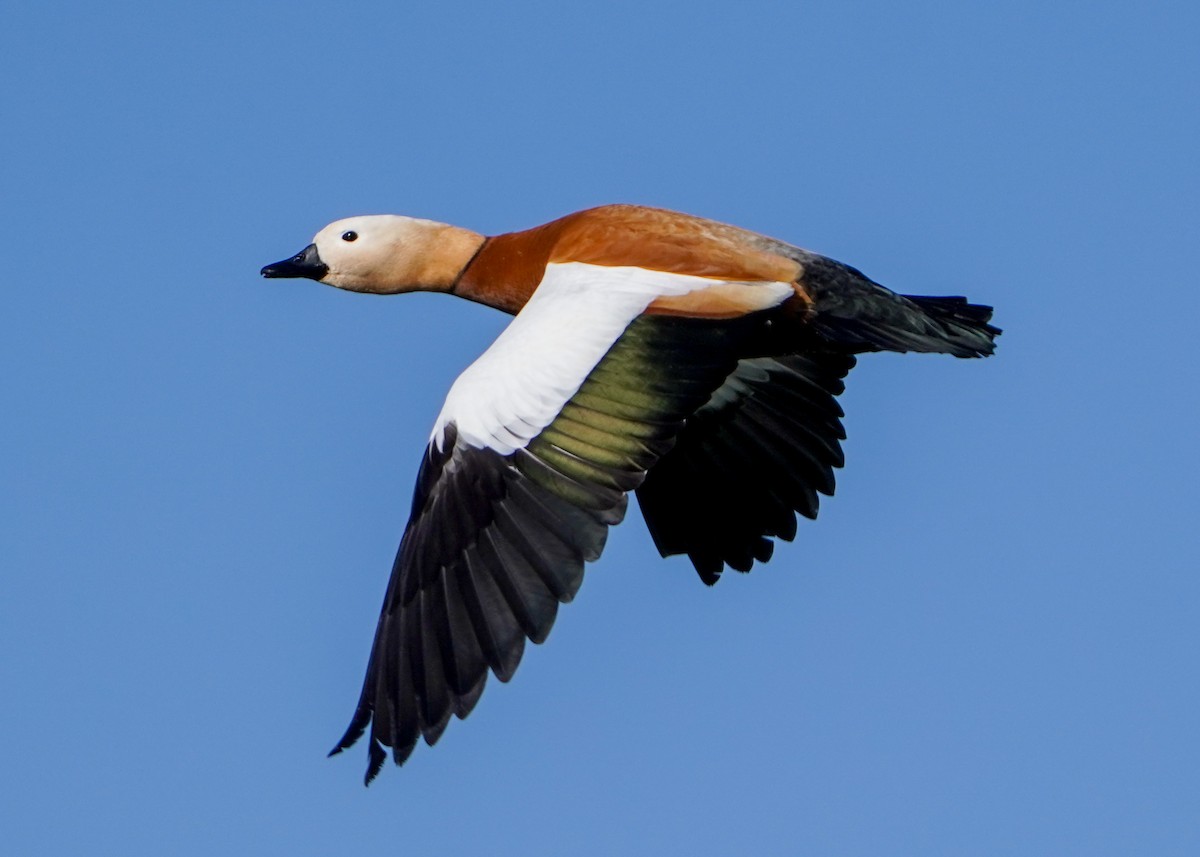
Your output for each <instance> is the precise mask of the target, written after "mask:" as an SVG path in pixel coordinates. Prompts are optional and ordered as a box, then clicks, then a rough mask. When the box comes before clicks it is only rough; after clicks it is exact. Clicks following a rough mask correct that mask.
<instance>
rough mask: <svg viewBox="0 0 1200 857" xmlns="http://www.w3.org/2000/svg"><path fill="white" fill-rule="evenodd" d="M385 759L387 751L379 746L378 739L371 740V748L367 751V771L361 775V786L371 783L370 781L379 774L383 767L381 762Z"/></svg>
mask: <svg viewBox="0 0 1200 857" xmlns="http://www.w3.org/2000/svg"><path fill="white" fill-rule="evenodd" d="M386 761H387V751H386V750H384V749H383V747H381V746H379V742H378V741H372V742H371V749H370V750H368V751H367V772H366V774H364V775H363V786H364V787H366V786H369V785H371V781H372V780H373V779H375V778H376V777H377V776H379V772H380V771H381V770H382V769H383V763H384V762H386Z"/></svg>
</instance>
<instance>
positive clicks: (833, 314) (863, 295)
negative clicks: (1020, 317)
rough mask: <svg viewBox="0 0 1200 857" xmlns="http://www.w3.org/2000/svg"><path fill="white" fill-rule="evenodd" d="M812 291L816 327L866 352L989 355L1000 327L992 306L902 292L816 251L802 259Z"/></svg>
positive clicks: (837, 340)
mask: <svg viewBox="0 0 1200 857" xmlns="http://www.w3.org/2000/svg"><path fill="white" fill-rule="evenodd" d="M803 263H804V267H805V273H804V285H805V286H807V287H808V288H809V289H810V290H811V292H812V295H813V298H814V301H815V303H816V306H815V309H816V316H815V318H813V320H812V326H813V328H814V329H815V330H816V331H817V332H818V333H819V334H820V335H821V336H822V337H824V338H825V339H827V340H829V341H832V342H836V343H838V344H839V345H843V346H848V347H849V348H850V350H851V351H853V352H862V351H932V352H938V353H941V354H953V355H954V356H955V357H986V356H987V355H989V354H991V353H992V352H993V351H994V350H995V347H996V344H995V340H996V337H997V336H999V335H1000V328H998V327H993V326H992V325H990V324H988V321H990V320H991V317H992V308H991V307H990V306H983V305H982V304H972V303H967V299H966V298H961V297H924V296H921V295H898V294H896V293H895V292H893V291H891V290H889V289H886V288H884V287H883V286H881V285H879V284H878V283H876V282H873V281H872V280H871V279H869V278H868V277H866V276H865V275H863V274H862V273H861V272H859V271H856V270H855V269H854V268H851V267H850V266H849V265H843V264H841V263H840V262H835V261H834V260H832V259H828V258H825V257H824V256H816V255H815V254H813V255H811V256H809V257H808V258H806V259H804V260H803Z"/></svg>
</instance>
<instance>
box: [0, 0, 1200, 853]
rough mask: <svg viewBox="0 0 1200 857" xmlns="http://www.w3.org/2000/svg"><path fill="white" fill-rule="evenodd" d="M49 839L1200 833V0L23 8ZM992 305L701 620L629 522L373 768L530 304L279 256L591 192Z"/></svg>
mask: <svg viewBox="0 0 1200 857" xmlns="http://www.w3.org/2000/svg"><path fill="white" fill-rule="evenodd" d="M4 18H5V23H4V26H3V28H2V29H0V93H2V98H3V101H2V117H3V119H2V122H3V124H2V128H3V132H2V134H0V236H2V241H0V269H2V271H3V282H4V286H3V295H4V297H3V315H2V318H3V336H2V337H0V358H2V361H3V362H2V366H3V373H2V376H0V394H2V402H3V405H2V407H3V417H2V418H0V443H2V445H3V446H2V448H3V458H2V459H0V466H2V468H3V473H2V481H0V485H2V493H0V502H2V504H3V507H2V508H0V556H2V560H0V561H2V563H3V566H2V570H0V688H2V696H0V735H2V736H3V741H4V744H5V750H4V753H3V760H2V762H0V807H2V808H3V809H2V812H0V847H2V849H3V850H4V851H5V853H8V854H21V855H24V854H168V853H169V854H179V855H189V854H205V855H208V854H214V853H261V854H289V855H307V854H314V855H316V854H341V853H377V854H390V853H397V854H400V853H405V854H422V853H431V852H433V853H446V854H466V853H479V854H491V855H506V854H528V853H531V852H533V853H546V854H560V853H569V854H614V853H645V854H688V855H707V854H714V855H716V854H731V853H756V854H796V853H813V854H831V855H843V854H844V855H885V854H924V855H936V854H1017V853H1020V854H1047V855H1076V854H1078V855H1100V854H1131V853H1145V854H1155V855H1174V854H1180V855H1183V854H1188V855H1191V854H1196V853H1200V812H1198V811H1197V807H1198V806H1200V774H1198V773H1197V771H1198V770H1200V738H1198V737H1197V720H1198V717H1197V709H1198V707H1200V691H1198V688H1197V661H1198V659H1200V573H1198V568H1197V566H1198V563H1197V559H1196V553H1197V550H1196V548H1197V536H1196V529H1197V524H1196V520H1195V518H1196V513H1197V511H1200V503H1198V502H1197V493H1196V484H1197V479H1196V477H1197V469H1198V468H1197V454H1196V451H1195V443H1196V434H1197V416H1198V413H1197V411H1198V403H1200V397H1198V396H1197V380H1196V379H1197V366H1196V364H1197V361H1196V357H1195V354H1196V348H1195V344H1194V340H1195V330H1196V325H1197V314H1198V311H1200V300H1198V299H1197V284H1196V271H1197V269H1198V268H1200V265H1198V262H1200V260H1198V258H1197V256H1198V255H1200V251H1198V248H1200V242H1198V241H1197V228H1198V226H1200V217H1198V213H1200V212H1198V208H1200V202H1198V200H1200V186H1198V185H1200V182H1198V181H1197V180H1198V177H1200V167H1198V163H1200V158H1198V157H1197V148H1198V144H1197V140H1198V137H1200V134H1198V131H1200V111H1198V110H1197V97H1198V93H1200V87H1198V84H1200V60H1198V54H1197V50H1196V45H1197V42H1198V40H1200V26H1198V25H1200V13H1198V12H1197V11H1196V6H1195V4H1194V3H1183V2H1178V3H1169V2H1162V3H1155V2H1150V3H1142V4H1122V3H1099V2H1098V3H1079V2H1061V3H1053V4H1047V3H1044V2H1036V3H1035V2H1002V3H966V4H963V3H948V2H921V0H916V2H908V3H902V4H901V3H880V2H836V3H834V2H821V3H807V2H798V3H796V2H777V3H768V2H746V0H743V2H739V3H736V4H734V3H728V4H713V3H709V4H704V3H692V2H687V3H685V2H677V3H654V2H637V3H631V2H609V3H604V4H595V3H589V4H568V3H563V2H561V0H560V2H553V3H552V2H545V3H513V4H493V3H482V2H476V3H464V4H453V3H446V4H423V5H422V6H421V7H419V8H413V6H412V4H400V3H383V2H379V3H339V4H330V3H289V4H285V3H271V2H248V1H247V0H239V2H237V3H233V2H213V3H208V4H196V5H194V6H183V5H178V6H176V5H167V4H152V3H122V2H116V1H115V0H114V2H109V3H104V4H83V3H54V2H45V3H38V4H34V3H20V4H10V5H9V6H8V7H6V10H5V13H4ZM617 201H621V202H639V203H646V204H654V205H660V206H665V207H670V208H677V209H681V210H685V211H689V212H692V213H696V214H701V215H706V216H709V217H713V218H716V219H719V220H724V221H729V222H733V223H737V224H740V225H743V226H746V227H749V228H752V229H756V230H759V231H761V232H765V233H768V234H771V235H775V236H778V237H781V238H784V239H787V240H790V241H793V242H795V243H798V244H801V245H804V246H807V247H810V248H812V249H815V250H818V251H820V252H824V253H826V254H828V255H831V256H834V257H836V258H839V259H842V260H844V261H846V262H849V263H851V264H853V265H855V266H857V267H860V268H862V269H863V270H865V271H866V272H867V273H869V274H870V275H871V276H873V277H874V278H875V279H878V280H880V281H881V282H883V283H885V284H888V285H890V286H891V287H893V288H895V289H897V290H898V291H906V292H913V293H928V294H939V293H945V294H958V293H965V294H968V295H970V296H971V297H972V298H973V299H974V300H977V301H981V302H986V303H993V304H995V305H996V306H997V308H998V309H997V322H998V323H999V324H1000V325H1001V326H1003V327H1004V328H1006V330H1007V333H1006V334H1005V335H1004V337H1003V338H1002V340H1001V347H1000V351H999V353H998V355H997V356H996V357H995V358H994V359H991V360H986V361H956V360H953V359H951V358H945V357H925V356H912V355H909V356H893V355H879V356H870V357H868V358H866V359H864V360H862V361H861V363H860V365H859V368H858V369H856V370H855V371H854V373H852V375H851V377H850V385H849V389H848V390H847V392H846V394H845V396H844V397H843V404H844V406H845V408H846V411H847V420H846V423H847V427H848V430H849V434H850V438H849V440H848V442H847V443H846V451H847V457H848V459H849V463H848V466H847V468H846V470H845V471H844V472H843V473H842V474H841V475H840V477H839V490H838V495H837V497H836V498H834V499H832V500H830V501H827V502H826V503H825V504H824V506H823V510H822V515H821V519H820V521H818V522H817V523H815V524H814V523H808V522H802V523H801V527H800V534H799V536H798V537H797V539H796V542H795V543H794V544H792V545H783V546H780V548H779V549H777V551H776V557H775V560H774V561H773V562H772V563H771V564H770V565H769V566H766V567H763V568H759V569H756V570H755V572H754V573H753V574H751V575H750V576H748V577H743V576H740V575H737V574H734V573H728V574H727V575H726V577H725V579H723V580H722V581H721V582H720V584H719V585H718V586H717V587H716V588H715V589H712V590H710V589H706V588H705V587H704V586H702V585H701V584H700V583H699V582H698V580H697V579H696V577H695V575H694V573H693V572H692V570H691V568H690V566H689V565H688V563H687V562H686V560H683V559H678V558H677V559H674V560H671V561H662V560H660V559H658V557H657V554H656V553H655V552H654V550H653V547H652V545H651V543H650V540H649V538H648V536H647V535H646V533H645V530H644V527H643V526H642V524H641V521H640V518H639V516H638V515H637V514H636V513H632V514H631V515H630V519H629V522H628V523H627V524H626V525H625V526H622V527H620V528H618V529H617V530H615V531H614V532H613V534H612V538H611V539H610V545H609V549H608V551H607V553H606V555H605V556H604V558H603V559H602V560H601V561H600V562H599V563H597V564H596V565H594V566H592V567H591V570H590V571H589V574H588V577H587V580H586V582H585V584H584V588H583V590H582V592H581V594H580V597H579V598H578V599H577V600H576V602H575V603H574V604H572V605H570V606H568V607H566V608H564V609H563V611H562V612H561V613H560V616H559V621H558V624H557V626H556V628H555V631H554V633H553V634H552V635H551V638H550V641H549V642H548V643H547V645H545V646H542V647H534V648H531V649H530V650H529V651H528V653H527V655H526V659H525V662H524V664H523V665H522V667H521V669H520V670H519V672H518V674H517V677H516V679H515V680H514V681H513V682H512V683H511V684H509V685H506V686H502V685H500V684H499V683H497V682H492V683H491V685H490V687H489V689H488V691H487V692H486V693H485V695H484V698H483V700H482V702H481V704H480V706H479V708H478V709H477V710H476V712H475V713H474V714H473V715H472V716H471V718H470V719H469V720H467V721H466V722H463V723H459V722H457V721H456V722H454V723H452V725H451V727H450V729H449V731H448V732H447V734H446V736H445V738H444V739H443V741H442V743H441V744H439V745H438V746H437V747H436V748H434V749H432V750H430V749H429V748H425V747H422V748H420V749H419V750H418V752H417V753H416V754H415V755H414V757H413V759H412V760H411V761H410V763H409V764H408V765H407V766H406V767H405V768H403V769H401V770H396V769H395V768H392V767H391V766H389V767H388V768H387V769H385V771H384V775H383V776H382V778H381V779H380V780H379V781H378V782H377V783H376V784H375V785H374V786H372V788H371V789H369V790H364V789H363V788H362V785H361V780H360V778H361V774H362V769H363V765H364V762H365V758H364V757H365V751H364V749H363V748H361V747H356V748H355V749H354V750H353V751H351V752H350V753H349V754H348V755H345V756H341V757H338V758H336V759H334V760H326V759H325V758H324V753H325V751H326V750H327V749H329V747H331V746H332V744H333V742H334V741H335V740H336V739H337V737H338V736H339V735H340V734H341V731H342V729H343V728H344V726H345V724H346V721H347V719H348V717H349V715H350V713H351V711H352V708H353V704H354V701H355V699H356V698H357V693H358V689H359V682H360V679H361V675H362V670H363V668H364V666H365V663H366V656H367V650H368V646H369V644H370V640H371V634H372V631H373V629H374V625H375V619H376V615H377V610H378V606H379V602H380V599H381V597H382V593H383V587H384V585H385V581H386V577H387V572H388V568H389V565H390V562H391V558H392V553H393V551H394V549H395V546H396V542H397V540H398V538H399V535H400V531H401V528H402V525H403V522H404V520H405V518H406V516H407V512H408V508H407V506H408V502H409V498H410V496H411V485H412V481H413V478H414V475H415V468H416V465H417V463H418V461H419V458H420V455H421V451H422V448H423V444H424V441H425V439H426V437H427V436H428V432H429V429H430V426H431V425H432V422H433V419H434V416H435V415H436V413H437V411H438V409H439V407H440V403H441V400H442V397H443V396H444V394H445V391H446V390H447V389H448V387H449V385H450V383H451V381H452V380H453V378H454V377H455V376H456V375H457V373H458V372H460V371H461V370H462V369H463V368H464V367H465V366H466V365H467V364H468V363H469V362H470V361H471V360H472V359H474V357H475V356H477V355H478V354H479V353H480V352H481V351H482V350H483V349H484V348H485V347H486V346H487V344H488V343H489V342H490V341H491V339H492V338H493V337H494V336H495V335H496V334H497V332H498V331H499V330H500V329H501V328H502V326H503V325H504V323H505V318H504V317H502V316H501V315H499V314H498V313H495V312H493V311H490V310H487V309H486V308H483V307H479V306H475V305H470V304H467V303H466V302H462V301H454V300H452V299H449V298H446V297H444V296H434V295H415V296H405V297H399V298H392V299H384V298H377V297H369V296H360V295H350V294H346V293H342V292H338V291H336V290H333V289H329V288H325V287H322V286H319V285H317V284H314V283H311V282H307V281H300V282H295V281H270V282H268V281H264V280H261V279H260V278H259V276H258V269H259V267H260V266H262V265H263V264H265V263H268V262H272V261H275V260H276V259H279V258H283V257H284V256H287V255H290V254H291V253H294V252H295V251H297V250H299V249H300V248H301V247H303V246H304V245H305V244H306V243H307V242H308V241H309V239H310V237H311V235H312V234H313V233H314V232H315V231H316V230H317V229H318V228H319V227H321V226H322V225H324V224H325V223H326V222H328V221H330V220H333V219H335V218H338V217H342V216H346V215H350V214H358V213H374V212H399V213H407V214H413V215H417V216H422V217H428V218H432V219H437V220H444V221H448V222H454V223H458V224H461V225H464V226H468V227H471V228H474V229H478V230H480V231H483V232H489V233H494V232H502V231H509V230H513V229H519V228H525V227H527V226H532V225H534V224H537V223H539V222H542V221H545V220H548V219H550V218H552V217H555V216H558V215H561V214H564V213H567V212H569V211H572V210H575V209H579V208H583V207H586V206H590V205H594V204H599V203H603V202H617Z"/></svg>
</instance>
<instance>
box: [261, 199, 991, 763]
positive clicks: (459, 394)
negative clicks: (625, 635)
mask: <svg viewBox="0 0 1200 857" xmlns="http://www.w3.org/2000/svg"><path fill="white" fill-rule="evenodd" d="M262 275H263V276H264V277H307V278H309V279H313V280H317V281H319V282H322V283H326V284H328V285H331V286H336V287H338V288H341V289H348V290H350V291H356V292H371V293H375V294H397V293H400V292H412V291H433V292H446V293H448V294H452V295H457V296H459V297H463V298H467V299H468V300H472V301H478V302H479V303H483V304H487V305H488V306H491V307H495V308H496V309H499V310H502V311H504V312H507V313H511V314H514V315H515V318H514V319H513V321H512V323H511V324H509V326H508V327H507V329H505V331H504V332H503V333H502V334H501V335H500V337H499V338H498V339H497V340H496V341H495V343H493V344H492V346H491V347H490V348H488V349H487V351H486V352H484V354H483V356H481V357H480V358H479V359H478V360H476V361H475V362H474V363H473V364H472V365H471V366H470V367H469V368H468V369H467V370H466V371H465V372H463V374H462V375H461V376H459V378H458V380H457V381H455V382H454V384H453V386H452V387H451V388H450V393H449V395H448V396H447V398H446V403H445V406H444V407H443V408H442V412H441V414H440V415H439V416H438V418H437V420H436V422H435V424H434V428H433V434H432V437H431V438H430V440H429V445H428V448H427V449H426V451H425V457H424V460H423V461H422V463H421V468H420V471H419V474H418V476H417V486H416V491H415V493H414V497H413V507H412V515H411V518H410V519H409V522H408V525H407V527H406V528H405V531H404V536H403V539H402V540H401V542H400V549H399V552H398V554H397V556H396V560H395V563H394V565H393V566H392V575H391V580H390V581H389V583H388V587H387V594H386V596H385V598H384V603H383V610H382V614H381V616H380V619H379V626H378V628H377V630H376V632H375V641H374V644H373V646H372V648H371V656H370V662H369V664H368V666H367V674H366V680H365V682H364V684H363V689H362V695H361V697H360V698H359V701H358V707H357V709H356V710H355V713H354V718H353V720H352V721H351V723H350V727H349V729H347V730H346V734H345V736H344V737H343V738H342V739H341V741H339V742H338V745H337V747H336V748H335V749H334V750H333V753H338V752H340V751H342V750H344V749H346V748H348V747H350V746H351V745H352V744H353V743H354V742H355V741H356V740H358V738H359V737H361V736H362V735H363V733H364V732H365V731H366V729H367V727H368V726H370V727H371V736H370V746H369V751H368V756H369V758H368V767H367V774H366V781H367V782H370V781H371V779H372V778H373V777H374V776H375V775H376V774H377V773H378V772H379V769H380V768H381V767H382V765H383V762H384V760H385V759H386V757H387V748H390V750H391V753H392V756H393V758H394V759H395V761H396V763H397V764H401V763H403V762H404V761H405V759H407V758H408V756H409V754H410V753H411V752H412V751H413V748H414V747H415V746H416V744H417V740H418V739H419V738H420V737H422V736H423V737H424V739H425V741H426V743H428V744H433V743H434V742H436V741H437V740H438V738H439V737H440V736H441V735H442V732H443V731H444V730H445V728H446V725H447V723H448V722H449V720H450V715H451V714H454V715H456V716H458V717H459V718H463V717H466V716H467V714H468V713H470V711H471V709H472V708H474V707H475V704H476V702H478V700H479V697H480V694H481V693H482V692H483V687H484V684H485V682H486V679H487V674H488V671H489V670H490V671H491V672H492V673H494V674H495V675H496V678H498V679H499V680H500V681H508V680H509V679H510V678H512V675H513V672H514V671H515V670H516V668H517V664H518V663H519V662H520V660H521V655H522V653H523V651H524V648H525V640H526V639H529V640H532V641H533V642H534V643H541V642H542V641H543V640H545V639H546V635H547V634H548V633H549V632H550V626H551V625H552V624H553V623H554V618H555V615H556V613H557V611H558V605H559V603H560V602H561V603H565V602H567V601H570V600H571V599H572V598H573V597H574V596H575V593H576V591H577V590H578V589H579V585H580V583H581V582H582V580H583V569H584V563H586V562H591V561H593V560H595V559H597V558H598V557H599V556H600V552H601V549H602V548H603V547H604V541H605V536H606V535H607V532H608V528H609V527H610V526H612V525H613V524H616V523H619V522H620V521H621V519H622V517H623V516H624V514H625V507H626V501H627V495H628V492H630V491H636V492H637V495H638V502H639V505H640V507H641V510H642V516H643V517H644V518H645V521H646V526H647V527H648V528H649V530H650V534H651V535H652V536H653V538H654V542H655V545H656V546H657V548H658V550H659V552H660V553H661V554H662V555H663V556H669V555H671V554H687V556H688V558H689V559H690V560H691V562H692V564H693V565H694V566H695V568H696V571H697V572H698V573H699V575H700V578H701V580H703V581H704V582H705V583H708V584H713V583H715V582H716V581H717V579H718V578H719V577H720V575H721V572H722V571H723V569H724V568H725V566H729V567H730V568H733V569H736V570H738V571H749V570H750V568H751V566H753V565H754V562H755V561H756V560H757V561H759V562H765V561H766V560H768V559H769V558H770V557H771V553H772V550H773V547H774V542H773V541H772V539H774V538H781V539H783V540H785V541H790V540H791V539H792V538H793V537H794V536H795V534H796V513H799V514H801V515H804V516H805V517H808V518H815V517H816V514H817V498H818V494H825V495H832V494H833V488H834V478H833V471H834V468H837V467H841V466H842V464H843V457H842V450H841V444H840V441H841V440H842V439H844V438H845V434H844V432H843V430H842V424H841V417H842V411H841V409H840V408H839V406H838V404H837V401H836V397H837V395H838V394H839V393H841V392H842V389H843V383H842V382H843V378H844V377H845V375H846V373H847V372H849V371H850V369H851V367H852V366H854V363H855V355H856V354H860V353H862V352H868V351H931V352H941V353H946V354H953V355H955V356H957V357H983V356H986V355H988V354H990V353H991V352H992V350H993V345H994V340H995V337H996V336H997V335H998V334H999V333H1000V331H999V330H998V329H997V328H995V327H992V326H991V325H990V324H988V321H989V320H990V318H991V315H992V310H991V308H990V307H986V306H980V305H978V304H971V303H968V302H967V301H966V300H965V299H964V298H961V297H918V296H912V295H900V294H896V293H895V292H892V291H889V290H888V289H886V288H884V287H883V286H881V285H879V284H878V283H875V282H873V281H872V280H870V279H868V278H867V277H866V276H864V275H863V274H862V273H860V272H859V271H857V270H855V269H854V268H851V267H849V266H847V265H843V264H841V263H840V262H835V261H834V260H832V259H829V258H826V257H824V256H820V255H818V254H816V253H812V252H810V251H808V250H802V249H800V248H798V247H794V246H792V245H790V244H786V243H784V242H782V241H778V240H775V239H773V238H767V237H765V236H763V235H759V234H756V233H754V232H750V231H747V230H745V229H739V228H737V227H734V226H727V225H725V224H721V223H717V222H714V221H711V220H705V219H702V218H699V217H692V216H689V215H686V214H679V213H676V212H671V211H664V210H660V209H653V208H645V207H641V206H633V205H611V206H604V207H601V208H593V209H589V210H587V211H580V212H577V213H575V214H570V215H568V216H566V217H563V218H560V219H558V220H555V221H552V222H550V223H547V224H545V225H543V226H538V227H536V228H533V229H528V230H525V231H523V232H513V233H509V234H506V235H497V236H495V237H490V238H487V237H484V236H483V235H480V234H477V233H475V232H472V231H470V230H467V229H462V228H459V227H455V226H449V225H446V224H443V223H434V222H432V221H428V220H419V219H415V218H410V217H400V216H393V215H377V216H366V217H351V218H348V219H346V220H339V221H336V222H335V223H331V224H330V225H328V226H326V227H325V228H324V229H322V230H321V231H320V232H318V233H317V235H316V237H315V238H314V239H313V241H312V243H311V244H309V245H308V246H307V247H306V248H304V250H302V251H301V252H299V253H297V254H296V255H295V256H293V257H291V258H290V259H286V260H284V261H282V262H276V263H275V264H273V265H268V266H266V267H265V268H263V269H262Z"/></svg>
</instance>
